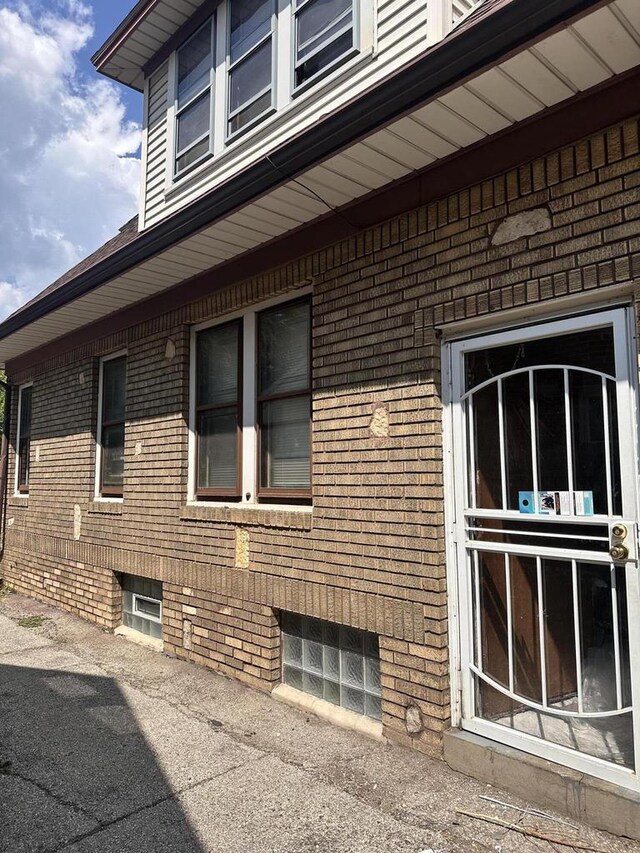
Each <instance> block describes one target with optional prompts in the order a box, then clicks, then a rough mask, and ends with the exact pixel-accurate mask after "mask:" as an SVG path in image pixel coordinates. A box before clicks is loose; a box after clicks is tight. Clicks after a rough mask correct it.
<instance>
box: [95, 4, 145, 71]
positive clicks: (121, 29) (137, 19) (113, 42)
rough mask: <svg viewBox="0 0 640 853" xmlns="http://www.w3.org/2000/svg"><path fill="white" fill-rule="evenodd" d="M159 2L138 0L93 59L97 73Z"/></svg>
mask: <svg viewBox="0 0 640 853" xmlns="http://www.w3.org/2000/svg"><path fill="white" fill-rule="evenodd" d="M159 2H160V0H138V2H137V3H136V5H135V6H134V7H133V9H132V10H131V11H130V12H129V14H128V15H127V17H126V18H125V19H124V20H123V21H122V22H121V23H120V24H119V25H118V26H117V27H116V29H115V30H114V31H113V32H112V33H111V35H110V36H109V37H108V38H107V39H106V41H105V42H104V43H103V44H102V45H101V46H100V47H99V48H98V49H97V50H96V52H95V53H94V54H93V56H92V57H91V62H92V64H93V65H94V66H95V68H96V70H97V71H100V69H101V67H102V66H103V65H104V63H105V62H106V61H107V60H108V59H109V57H110V56H111V54H112V53H113V52H114V50H115V49H116V47H118V46H119V45H120V44H121V43H122V41H123V40H124V38H125V37H127V36H128V35H129V34H130V33H131V32H132V30H134V29H135V28H136V27H137V26H139V25H140V24H141V23H142V21H143V20H144V19H145V18H146V17H147V15H148V14H149V12H151V11H152V9H153V8H154V7H155V6H157V5H158V3H159Z"/></svg>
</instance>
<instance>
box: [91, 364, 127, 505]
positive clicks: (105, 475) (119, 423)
mask: <svg viewBox="0 0 640 853" xmlns="http://www.w3.org/2000/svg"><path fill="white" fill-rule="evenodd" d="M126 378H127V358H126V355H124V354H122V353H118V354H116V355H113V356H107V357H106V358H103V359H102V361H101V362H100V382H99V389H100V399H99V405H98V409H99V411H98V452H97V464H96V474H97V477H96V496H97V497H109V498H121V497H122V486H123V480H124V431H125V400H126Z"/></svg>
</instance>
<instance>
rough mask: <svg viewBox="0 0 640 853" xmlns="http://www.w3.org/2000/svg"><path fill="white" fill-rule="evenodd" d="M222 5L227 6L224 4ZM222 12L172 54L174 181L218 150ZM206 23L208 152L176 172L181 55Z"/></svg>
mask: <svg viewBox="0 0 640 853" xmlns="http://www.w3.org/2000/svg"><path fill="white" fill-rule="evenodd" d="M221 6H222V7H224V6H226V4H225V3H222V4H221ZM221 17H222V16H221V15H220V13H219V11H218V10H217V9H216V10H214V11H213V12H212V14H211V16H210V17H209V18H207V20H206V21H205V22H204V23H202V24H201V25H200V26H199V27H197V28H196V29H195V30H194V31H193V32H192V33H191V35H190V36H189V37H188V38H186V39H185V40H184V42H183V43H182V44H181V45H180V46H179V47H178V48H177V49H176V50H174V51H173V53H172V54H171V56H170V57H169V109H168V111H167V119H168V121H167V124H168V128H169V145H168V146H167V152H168V154H169V158H168V160H167V175H168V178H169V180H170V182H171V183H174V182H175V181H180V180H181V179H182V178H183V177H184V175H188V174H190V173H191V172H192V171H193V169H196V168H197V167H198V166H200V165H202V164H203V163H204V162H206V161H207V160H208V159H210V157H211V156H212V155H215V153H216V139H217V136H218V128H217V126H216V124H217V122H216V114H217V113H219V112H220V111H219V109H218V107H217V103H218V100H217V99H218V90H219V86H218V76H219V75H218V73H217V72H218V63H217V59H216V57H217V56H218V50H219V45H220V41H219V38H218V33H219V30H220V25H221V23H223V22H221V21H220V18H221ZM206 26H210V27H211V56H212V62H211V68H210V71H209V109H210V115H209V151H208V152H207V153H206V154H203V155H202V156H201V157H199V158H198V159H197V160H196V161H195V162H194V163H191V164H190V165H189V166H186V167H185V168H184V169H182V171H181V172H178V171H177V162H176V161H177V157H178V112H180V111H181V110H182V109H185V108H184V107H182V108H181V110H178V54H179V53H180V51H181V50H182V48H183V47H185V46H186V45H187V44H188V43H189V42H190V41H191V39H192V38H194V37H195V36H196V35H197V33H199V32H200V30H202V29H204V28H205V27H206ZM205 91H206V90H205V89H203V90H202V92H200V94H199V95H198V96H197V97H196V96H194V98H193V99H192V103H195V101H197V100H198V98H202V97H203V96H204V93H205Z"/></svg>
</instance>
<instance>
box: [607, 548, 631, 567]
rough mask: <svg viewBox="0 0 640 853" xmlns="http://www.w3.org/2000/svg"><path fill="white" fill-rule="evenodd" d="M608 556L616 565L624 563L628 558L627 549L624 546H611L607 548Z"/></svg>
mask: <svg viewBox="0 0 640 853" xmlns="http://www.w3.org/2000/svg"><path fill="white" fill-rule="evenodd" d="M609 556H610V557H611V559H612V560H613V561H614V562H616V563H624V562H625V560H628V558H629V549H628V548H627V547H626V545H612V546H611V548H609Z"/></svg>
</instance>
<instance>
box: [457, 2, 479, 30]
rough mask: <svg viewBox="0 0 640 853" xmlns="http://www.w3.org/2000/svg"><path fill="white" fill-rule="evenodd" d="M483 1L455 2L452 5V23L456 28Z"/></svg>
mask: <svg viewBox="0 0 640 853" xmlns="http://www.w3.org/2000/svg"><path fill="white" fill-rule="evenodd" d="M482 2H483V0H453V4H452V7H453V8H452V12H453V15H452V23H453V25H454V26H455V25H456V24H457V23H458V21H459V20H460V19H461V18H463V17H464V16H465V15H468V14H469V12H471V10H472V9H475V7H476V6H479V5H480V4H481V3H482Z"/></svg>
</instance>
